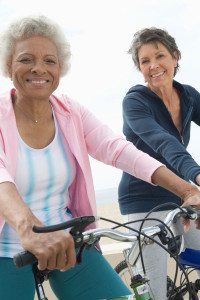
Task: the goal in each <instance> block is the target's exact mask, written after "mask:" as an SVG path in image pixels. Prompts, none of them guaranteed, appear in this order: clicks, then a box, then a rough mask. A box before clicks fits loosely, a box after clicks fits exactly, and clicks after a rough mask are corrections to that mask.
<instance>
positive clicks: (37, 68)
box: [31, 62, 46, 75]
mask: <svg viewBox="0 0 200 300" xmlns="http://www.w3.org/2000/svg"><path fill="white" fill-rule="evenodd" d="M31 73H32V74H38V75H44V74H46V68H45V66H44V64H43V62H35V64H34V65H33V66H32V68H31Z"/></svg>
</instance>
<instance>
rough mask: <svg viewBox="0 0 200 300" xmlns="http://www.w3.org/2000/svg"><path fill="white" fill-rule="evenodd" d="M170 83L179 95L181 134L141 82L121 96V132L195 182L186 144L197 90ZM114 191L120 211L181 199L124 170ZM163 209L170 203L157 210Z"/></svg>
mask: <svg viewBox="0 0 200 300" xmlns="http://www.w3.org/2000/svg"><path fill="white" fill-rule="evenodd" d="M173 85H174V87H175V88H176V89H177V91H178V93H179V96H180V106H181V117H182V128H183V131H182V136H181V135H180V133H179V131H178V130H177V128H176V127H175V125H174V123H173V121H172V118H171V116H170V113H169V112H168V110H167V108H166V106H165V105H164V103H163V102H162V100H161V99H160V98H159V97H158V96H157V95H156V94H155V93H154V92H152V91H151V90H150V89H149V88H147V87H146V86H143V85H136V86H134V87H132V88H131V89H130V90H129V91H128V93H127V94H126V96H125V98H124V100H123V121H124V124H123V133H124V135H125V136H126V138H127V140H128V141H131V142H132V143H133V144H134V145H135V146H136V147H137V148H138V149H140V150H142V151H144V152H146V153H148V154H149V155H150V156H152V157H154V158H156V159H157V160H159V161H160V162H162V163H163V164H165V165H166V166H167V167H168V168H169V169H171V170H172V171H173V172H174V173H176V174H177V175H179V176H180V177H182V178H184V179H185V180H187V181H189V180H190V181H193V182H195V177H196V175H197V174H199V173H200V167H199V165H198V164H197V163H196V162H195V161H194V159H193V158H192V157H191V155H190V154H189V153H188V152H187V150H186V148H187V146H188V143H189V140H190V130H191V121H194V122H195V123H196V124H197V125H200V93H198V92H197V91H196V90H195V89H194V88H193V87H191V86H189V85H182V84H180V83H178V82H176V81H174V82H173ZM118 194H119V205H120V210H121V213H122V214H129V213H135V212H148V211H149V210H150V209H152V208H153V207H155V206H157V205H159V204H163V203H166V202H174V203H177V204H179V205H180V204H181V199H180V198H179V197H177V196H176V195H174V194H172V193H171V192H169V191H167V190H165V189H163V188H161V187H158V186H153V185H151V184H149V183H147V182H144V181H142V180H140V179H137V178H135V177H133V176H131V175H129V174H127V173H123V174H122V178H121V181H120V184H119V189H118ZM165 209H171V207H165V208H162V209H161V210H165Z"/></svg>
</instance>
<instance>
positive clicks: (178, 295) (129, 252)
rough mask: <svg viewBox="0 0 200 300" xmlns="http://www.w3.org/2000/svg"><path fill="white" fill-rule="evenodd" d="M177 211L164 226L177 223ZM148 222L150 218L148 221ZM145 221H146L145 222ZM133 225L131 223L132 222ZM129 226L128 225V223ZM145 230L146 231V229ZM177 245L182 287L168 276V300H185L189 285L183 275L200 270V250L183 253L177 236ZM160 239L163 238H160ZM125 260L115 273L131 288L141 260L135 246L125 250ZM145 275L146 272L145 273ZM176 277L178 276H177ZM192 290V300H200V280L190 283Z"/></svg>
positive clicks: (189, 249) (164, 242)
mask: <svg viewBox="0 0 200 300" xmlns="http://www.w3.org/2000/svg"><path fill="white" fill-rule="evenodd" d="M176 212H177V209H176V210H174V211H172V212H170V213H169V214H168V215H167V217H166V219H165V220H164V224H167V223H168V224H169V225H171V224H172V223H174V222H176V221H177V217H178V218H179V216H178V215H177V213H176ZM146 220H148V218H147V219H146ZM143 221H144V220H143ZM130 223H131V222H130ZM126 224H128V223H126ZM144 230H145V229H144ZM175 238H176V243H177V246H178V248H177V251H179V255H178V257H177V259H178V265H179V267H180V270H182V274H181V276H180V285H178V286H175V283H174V282H173V280H172V279H171V278H170V277H169V276H167V299H173V300H183V299H184V298H183V296H185V295H186V294H187V293H188V284H187V282H186V281H184V280H183V275H184V274H183V273H185V271H186V272H187V276H188V275H189V274H191V273H192V272H193V271H195V270H200V262H199V259H200V250H194V249H191V248H186V249H184V251H181V250H180V249H181V239H180V238H181V237H180V236H178V235H177V236H175ZM160 239H162V237H161V236H160ZM162 242H163V244H167V243H168V242H167V241H164V240H162ZM146 246H148V243H146V245H145V242H144V244H143V245H142V247H143V248H144V247H146ZM168 248H169V250H170V251H172V253H177V251H174V250H175V249H174V245H173V244H172V245H170V244H168ZM123 255H124V260H122V261H121V262H119V263H118V264H117V265H116V266H115V271H116V272H117V273H118V274H119V276H120V277H121V278H122V280H123V281H124V282H125V283H126V285H127V286H130V283H131V280H132V279H131V278H132V276H133V273H134V272H136V271H134V269H135V268H137V267H136V264H137V260H138V259H139V256H140V254H139V255H138V254H137V253H136V252H135V245H134V244H133V245H129V247H128V248H127V249H124V250H123ZM144 273H145V271H144ZM175 276H176V275H175ZM189 285H190V289H191V290H192V296H191V299H192V300H196V299H199V298H198V291H199V290H200V279H196V280H194V282H189Z"/></svg>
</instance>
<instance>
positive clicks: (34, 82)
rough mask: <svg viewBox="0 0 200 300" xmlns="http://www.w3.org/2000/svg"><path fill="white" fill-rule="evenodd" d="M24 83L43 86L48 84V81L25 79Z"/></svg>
mask: <svg viewBox="0 0 200 300" xmlns="http://www.w3.org/2000/svg"><path fill="white" fill-rule="evenodd" d="M26 81H27V82H30V83H33V84H44V83H48V82H50V81H49V80H48V79H47V80H36V79H27V80H26Z"/></svg>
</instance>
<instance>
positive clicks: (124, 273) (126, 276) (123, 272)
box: [115, 260, 184, 300]
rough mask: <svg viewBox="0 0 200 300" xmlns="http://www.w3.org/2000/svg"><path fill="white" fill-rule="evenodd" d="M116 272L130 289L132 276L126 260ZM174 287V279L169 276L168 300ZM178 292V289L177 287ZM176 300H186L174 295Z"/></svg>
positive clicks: (118, 266) (116, 268) (119, 265)
mask: <svg viewBox="0 0 200 300" xmlns="http://www.w3.org/2000/svg"><path fill="white" fill-rule="evenodd" d="M115 271H116V272H117V274H118V275H119V276H120V277H121V278H122V280H123V281H124V282H125V284H126V285H127V287H128V288H130V283H131V276H130V273H129V269H128V266H127V263H126V261H125V260H122V261H121V262H120V263H119V264H118V265H117V266H116V267H115ZM172 286H173V281H172V279H171V278H170V277H169V276H167V299H168V295H170V291H171V287H172ZM175 290H176V287H175ZM173 299H174V300H184V298H183V297H182V296H175V295H173Z"/></svg>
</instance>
